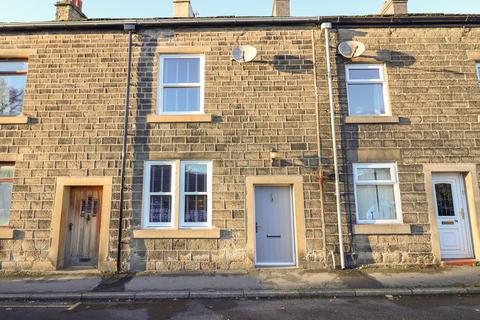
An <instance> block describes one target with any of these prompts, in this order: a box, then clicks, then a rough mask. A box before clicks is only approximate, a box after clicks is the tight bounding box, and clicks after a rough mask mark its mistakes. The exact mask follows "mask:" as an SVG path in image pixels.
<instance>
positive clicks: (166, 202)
mask: <svg viewBox="0 0 480 320" xmlns="http://www.w3.org/2000/svg"><path fill="white" fill-rule="evenodd" d="M170 221H172V196H169V195H160V196H159V195H157V196H150V222H170Z"/></svg>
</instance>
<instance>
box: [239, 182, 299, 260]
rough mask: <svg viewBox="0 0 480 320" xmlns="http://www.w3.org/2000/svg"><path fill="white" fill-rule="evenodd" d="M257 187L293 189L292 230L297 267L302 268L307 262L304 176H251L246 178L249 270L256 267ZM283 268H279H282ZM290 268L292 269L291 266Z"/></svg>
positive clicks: (247, 257)
mask: <svg viewBox="0 0 480 320" xmlns="http://www.w3.org/2000/svg"><path fill="white" fill-rule="evenodd" d="M255 186H272V187H284V186H289V187H291V194H292V199H291V202H292V203H291V207H292V222H293V224H292V229H293V238H292V241H294V242H295V246H294V251H295V252H294V257H295V265H294V266H293V267H300V266H301V265H302V264H303V263H304V262H305V241H306V237H305V213H304V203H303V201H304V200H303V177H302V176H250V177H247V178H246V210H247V216H246V224H247V235H246V236H247V256H246V259H247V261H246V265H247V267H248V268H249V269H253V268H255V267H256V265H255V262H256V260H255V237H256V236H255ZM281 267H282V266H279V268H281ZM288 267H292V265H289V266H288Z"/></svg>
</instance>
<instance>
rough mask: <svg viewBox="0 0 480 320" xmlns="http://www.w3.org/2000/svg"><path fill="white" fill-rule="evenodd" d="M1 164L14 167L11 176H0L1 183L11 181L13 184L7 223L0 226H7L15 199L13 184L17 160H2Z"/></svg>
mask: <svg viewBox="0 0 480 320" xmlns="http://www.w3.org/2000/svg"><path fill="white" fill-rule="evenodd" d="M0 166H11V167H13V176H12V177H10V178H5V177H0V184H1V183H11V184H12V193H11V194H10V205H9V207H8V212H7V214H8V219H7V223H5V224H1V223H0V227H7V226H8V224H9V221H10V210H11V209H12V200H13V184H14V183H15V162H8V161H2V162H0Z"/></svg>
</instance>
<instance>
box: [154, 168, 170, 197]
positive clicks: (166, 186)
mask: <svg viewBox="0 0 480 320" xmlns="http://www.w3.org/2000/svg"><path fill="white" fill-rule="evenodd" d="M171 177H172V166H169V165H161V166H158V165H155V166H152V167H151V170H150V192H170V191H171Z"/></svg>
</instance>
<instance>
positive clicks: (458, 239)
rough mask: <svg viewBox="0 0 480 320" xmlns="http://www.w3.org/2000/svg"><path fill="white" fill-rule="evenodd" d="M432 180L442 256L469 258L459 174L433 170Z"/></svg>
mask: <svg viewBox="0 0 480 320" xmlns="http://www.w3.org/2000/svg"><path fill="white" fill-rule="evenodd" d="M432 181H433V193H434V200H435V212H436V217H437V224H438V234H439V241H440V251H441V254H442V258H443V259H464V258H472V257H473V247H472V236H471V231H470V223H469V217H468V208H467V200H466V196H465V191H464V190H465V189H464V184H463V176H462V175H460V174H456V173H435V174H433V176H432Z"/></svg>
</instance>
